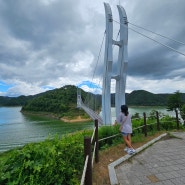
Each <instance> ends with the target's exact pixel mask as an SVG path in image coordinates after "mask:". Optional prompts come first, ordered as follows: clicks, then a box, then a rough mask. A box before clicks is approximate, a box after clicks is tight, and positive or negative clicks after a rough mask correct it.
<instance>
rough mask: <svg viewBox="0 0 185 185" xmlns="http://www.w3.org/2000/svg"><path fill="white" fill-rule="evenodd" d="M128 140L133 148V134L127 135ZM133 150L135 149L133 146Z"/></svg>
mask: <svg viewBox="0 0 185 185" xmlns="http://www.w3.org/2000/svg"><path fill="white" fill-rule="evenodd" d="M127 139H128V141H129V142H130V145H131V146H132V140H131V134H128V135H127ZM131 148H133V146H132V147H131Z"/></svg>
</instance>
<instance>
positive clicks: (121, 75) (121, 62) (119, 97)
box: [77, 3, 128, 125]
mask: <svg viewBox="0 0 185 185" xmlns="http://www.w3.org/2000/svg"><path fill="white" fill-rule="evenodd" d="M104 7H105V17H106V39H105V53H104V68H103V87H102V118H101V117H100V115H99V114H97V113H96V112H94V111H93V110H91V109H90V108H88V107H87V106H86V105H85V104H84V103H83V102H82V99H81V93H80V92H79V91H78V93H77V107H81V108H82V109H83V110H84V111H85V112H86V113H87V114H88V115H89V116H90V117H91V118H92V119H98V121H99V123H100V124H104V125H111V124H112V115H111V80H112V79H114V80H116V89H115V108H116V117H117V116H118V114H119V112H120V107H121V105H123V104H125V87H126V76H127V66H128V51H127V46H128V21H127V15H126V12H125V10H124V8H123V7H122V6H120V5H117V8H118V12H119V18H120V40H119V41H115V40H113V18H112V11H111V7H110V5H109V4H108V3H104ZM113 45H116V46H118V47H119V53H118V59H117V63H116V66H117V72H116V74H115V75H113V74H112V65H113V47H112V46H113Z"/></svg>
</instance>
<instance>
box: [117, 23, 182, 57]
mask: <svg viewBox="0 0 185 185" xmlns="http://www.w3.org/2000/svg"><path fill="white" fill-rule="evenodd" d="M113 21H114V22H116V23H118V24H121V25H123V26H125V25H124V24H122V23H120V22H118V21H115V20H113ZM128 29H130V30H132V31H134V32H136V33H138V34H140V35H142V36H144V37H146V38H148V39H150V40H152V41H154V42H157V43H158V44H160V45H162V46H164V47H166V48H168V49H171V50H172V51H175V52H176V53H179V54H181V55H183V56H185V54H184V53H182V52H180V51H178V50H176V49H174V48H172V47H170V46H168V45H166V44H163V43H161V42H159V41H157V40H155V39H152V38H151V37H149V36H146V35H144V34H142V33H140V32H138V31H136V30H134V29H132V28H130V27H128Z"/></svg>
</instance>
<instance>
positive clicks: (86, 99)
mask: <svg viewBox="0 0 185 185" xmlns="http://www.w3.org/2000/svg"><path fill="white" fill-rule="evenodd" d="M105 34H106V31H104V35H103V38H102V42H101V45H100V49H99V54H98V58H97V61H96V65H95V68H94V72H93V76H92V81H93V79H94V75H95V72H96V68H97V65H98V62H99V59H100V56H101V51H102V46H103V43H104V39H105ZM91 85H92V82H91V84H90V86H91ZM88 98H89V97H88V94H87V97H86V98H85V101H84V103H86V102H87V101H89V100H88Z"/></svg>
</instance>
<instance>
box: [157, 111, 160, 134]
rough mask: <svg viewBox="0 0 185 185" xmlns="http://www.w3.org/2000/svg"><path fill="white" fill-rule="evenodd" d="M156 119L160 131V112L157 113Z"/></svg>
mask: <svg viewBox="0 0 185 185" xmlns="http://www.w3.org/2000/svg"><path fill="white" fill-rule="evenodd" d="M156 118H157V130H158V131H159V130H160V123H159V112H158V111H156Z"/></svg>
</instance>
